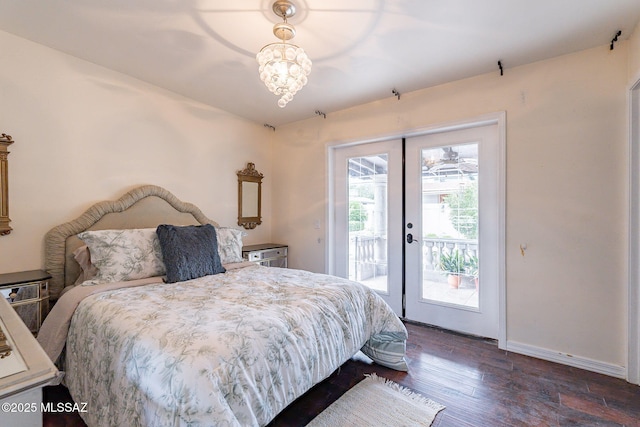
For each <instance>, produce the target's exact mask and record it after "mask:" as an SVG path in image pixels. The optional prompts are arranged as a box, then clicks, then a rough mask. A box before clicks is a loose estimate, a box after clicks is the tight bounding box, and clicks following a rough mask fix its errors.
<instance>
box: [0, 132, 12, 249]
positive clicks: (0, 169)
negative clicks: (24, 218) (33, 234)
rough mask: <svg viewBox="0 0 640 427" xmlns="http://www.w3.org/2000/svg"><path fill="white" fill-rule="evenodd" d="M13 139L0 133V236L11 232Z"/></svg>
mask: <svg viewBox="0 0 640 427" xmlns="http://www.w3.org/2000/svg"><path fill="white" fill-rule="evenodd" d="M11 144H13V140H12V139H11V136H9V135H7V134H4V133H3V134H1V135H0V236H6V235H7V234H9V233H11V227H10V226H9V223H10V222H11V220H10V219H9V162H8V160H7V157H8V156H9V150H8V149H7V148H8V147H9V146H10V145H11Z"/></svg>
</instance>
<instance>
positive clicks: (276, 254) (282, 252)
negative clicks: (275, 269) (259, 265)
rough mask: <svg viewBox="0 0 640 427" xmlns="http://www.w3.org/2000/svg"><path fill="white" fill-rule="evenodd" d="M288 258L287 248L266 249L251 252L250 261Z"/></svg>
mask: <svg viewBox="0 0 640 427" xmlns="http://www.w3.org/2000/svg"><path fill="white" fill-rule="evenodd" d="M286 256H287V248H276V249H265V250H262V251H253V252H249V261H262V260H265V259H269V258H282V257H286Z"/></svg>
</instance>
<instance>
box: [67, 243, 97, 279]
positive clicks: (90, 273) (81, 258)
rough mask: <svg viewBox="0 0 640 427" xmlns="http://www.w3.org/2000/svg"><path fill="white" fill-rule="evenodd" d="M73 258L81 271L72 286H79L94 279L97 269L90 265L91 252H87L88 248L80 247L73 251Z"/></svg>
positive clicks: (85, 246)
mask: <svg viewBox="0 0 640 427" xmlns="http://www.w3.org/2000/svg"><path fill="white" fill-rule="evenodd" d="M73 258H74V259H75V260H76V262H77V263H78V264H79V265H80V268H81V269H82V271H81V272H80V275H79V276H78V279H77V280H76V282H75V283H74V285H79V284H80V283H82V282H84V281H85V280H91V279H93V278H94V277H96V275H97V274H98V269H97V268H96V266H95V265H93V264H92V263H91V252H89V246H87V245H82V246H80V247H79V248H78V249H76V250H75V251H73Z"/></svg>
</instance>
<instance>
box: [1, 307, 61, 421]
mask: <svg viewBox="0 0 640 427" xmlns="http://www.w3.org/2000/svg"><path fill="white" fill-rule="evenodd" d="M0 329H1V330H2V332H3V335H4V336H5V341H6V342H7V344H8V346H9V347H10V350H9V354H6V351H5V352H3V355H4V358H2V359H0V420H2V421H0V423H1V424H2V425H3V426H21V427H22V426H24V427H40V426H42V406H41V404H42V387H44V386H45V385H47V384H49V383H50V382H51V381H52V380H54V379H55V378H56V377H57V375H58V370H57V369H56V367H55V366H54V365H53V362H51V360H50V359H49V356H47V354H46V353H45V352H44V350H43V349H42V347H40V344H38V342H37V341H36V339H35V338H34V337H33V334H32V333H31V331H29V329H28V328H27V326H26V325H25V324H24V322H23V321H22V319H20V317H19V316H18V313H16V311H15V310H14V309H13V308H12V307H11V305H9V303H8V301H7V300H6V299H5V298H0Z"/></svg>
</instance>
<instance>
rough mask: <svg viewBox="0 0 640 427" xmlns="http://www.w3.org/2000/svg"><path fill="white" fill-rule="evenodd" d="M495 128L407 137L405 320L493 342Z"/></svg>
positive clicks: (497, 241)
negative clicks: (480, 337) (484, 338)
mask: <svg viewBox="0 0 640 427" xmlns="http://www.w3.org/2000/svg"><path fill="white" fill-rule="evenodd" d="M499 148H500V147H499V137H498V125H496V124H493V125H486V126H478V127H473V128H469V129H463V130H455V131H448V132H440V133H432V134H428V135H423V136H417V137H413V138H409V139H407V140H406V147H405V159H406V160H405V161H406V170H405V174H406V175H405V176H406V187H405V203H406V204H405V208H406V212H405V224H404V225H405V235H406V236H407V238H406V239H405V283H406V285H405V286H406V317H407V318H408V319H411V320H416V321H419V322H423V323H427V324H431V325H436V326H441V327H444V328H447V329H451V330H455V331H461V332H465V333H469V334H473V335H479V336H483V337H489V338H498V334H499V300H500V296H499V283H500V271H501V270H500V269H501V266H502V263H501V258H502V255H501V254H502V251H503V249H502V248H503V247H504V244H503V243H504V242H503V241H502V237H501V236H502V233H501V227H502V226H501V212H502V209H501V205H502V204H503V203H502V201H501V200H500V194H501V192H500V185H501V184H500V182H501V181H500V179H501V173H502V172H501V171H502V167H501V165H500V159H501V156H500V149H499Z"/></svg>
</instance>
